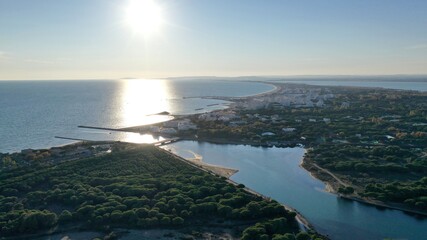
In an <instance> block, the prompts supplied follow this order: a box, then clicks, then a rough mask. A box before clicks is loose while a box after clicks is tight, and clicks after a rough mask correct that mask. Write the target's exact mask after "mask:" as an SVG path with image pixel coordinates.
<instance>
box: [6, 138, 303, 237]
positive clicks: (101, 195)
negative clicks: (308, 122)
mask: <svg viewBox="0 0 427 240" xmlns="http://www.w3.org/2000/svg"><path fill="white" fill-rule="evenodd" d="M225 220H227V221H230V220H231V221H234V222H236V223H237V222H238V223H239V224H243V225H244V226H246V227H248V228H247V229H246V230H244V231H243V236H244V239H271V238H273V236H276V235H277V234H286V233H291V234H292V236H293V234H294V233H295V234H297V233H298V227H297V224H296V221H295V213H293V212H288V211H286V210H285V209H284V207H283V206H282V205H281V204H279V203H277V202H275V201H267V200H265V199H263V198H261V197H258V196H255V195H252V194H249V193H247V192H246V191H245V190H244V189H243V188H242V187H241V186H234V185H232V184H230V183H227V182H226V181H224V180H223V179H221V178H219V177H216V176H213V175H211V174H209V173H207V172H204V171H201V170H199V169H196V168H194V167H192V166H190V165H188V164H186V163H183V162H181V161H180V160H178V159H176V158H175V157H174V156H173V155H171V154H169V153H167V152H164V151H162V150H159V149H157V148H155V147H153V146H135V145H128V144H116V145H114V146H113V151H112V153H110V154H105V155H102V156H98V157H92V158H86V159H79V160H72V161H67V162H63V163H59V164H45V165H43V166H42V165H34V166H30V167H16V168H15V169H11V170H3V171H1V172H0V235H1V236H19V235H22V234H30V233H36V232H40V231H43V230H48V229H51V228H52V227H59V228H67V227H69V226H72V227H74V228H76V227H77V228H79V229H86V230H100V231H103V230H105V231H107V230H109V229H112V228H114V227H124V228H135V229H147V228H180V227H185V226H197V225H200V224H203V225H206V224H209V223H213V222H215V223H218V222H224V221H225ZM237 225H238V224H237ZM252 225H253V226H252ZM246 227H245V228H246ZM255 228H256V229H260V231H259V232H256V231H254V230H253V229H255ZM261 229H262V230H261ZM240 234H241V233H240ZM238 235H239V234H238Z"/></svg>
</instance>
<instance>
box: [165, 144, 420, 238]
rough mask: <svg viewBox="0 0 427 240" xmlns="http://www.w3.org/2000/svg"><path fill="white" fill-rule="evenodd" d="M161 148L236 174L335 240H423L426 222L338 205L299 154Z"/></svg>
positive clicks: (224, 147)
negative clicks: (195, 155)
mask: <svg viewBox="0 0 427 240" xmlns="http://www.w3.org/2000/svg"><path fill="white" fill-rule="evenodd" d="M165 148H167V149H171V150H172V151H173V152H175V153H177V154H179V155H181V156H183V157H194V155H193V154H194V153H195V154H198V155H201V156H202V157H203V161H204V162H207V163H210V164H214V165H221V166H226V167H231V168H235V169H239V172H238V173H237V174H235V175H233V176H232V177H231V179H232V180H234V181H236V182H238V183H243V184H245V185H246V186H248V187H249V188H251V189H253V190H255V191H257V192H259V193H262V194H264V195H266V196H270V197H272V198H273V199H275V200H277V201H279V202H281V203H283V204H286V205H288V206H291V207H293V208H295V209H297V210H298V211H299V212H301V213H302V214H303V215H304V216H305V217H306V218H307V219H308V220H309V222H310V223H312V224H313V225H314V227H315V228H316V230H317V231H319V232H320V233H323V234H327V235H329V236H330V237H331V238H332V239H335V240H341V239H343V240H380V239H385V238H392V239H407V240H423V239H427V219H417V218H415V217H413V216H409V215H407V214H405V213H403V212H401V211H397V210H385V209H382V210H381V209H378V208H376V207H373V206H369V205H365V204H361V203H357V202H353V201H349V200H344V199H341V198H338V197H337V196H336V195H333V194H330V193H327V192H325V191H324V189H325V185H324V184H323V183H322V182H321V181H318V180H316V179H314V178H313V177H311V176H310V174H309V173H308V172H307V171H305V170H304V169H302V168H301V167H300V166H299V164H300V163H301V160H302V158H303V156H304V153H305V150H304V149H302V148H256V147H251V146H243V145H218V144H209V143H198V142H193V141H182V142H177V143H174V144H172V145H168V146H166V147H165Z"/></svg>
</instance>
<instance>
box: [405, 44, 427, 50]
mask: <svg viewBox="0 0 427 240" xmlns="http://www.w3.org/2000/svg"><path fill="white" fill-rule="evenodd" d="M426 48H427V44H417V45H412V46H408V47H407V48H406V49H410V50H417V49H426Z"/></svg>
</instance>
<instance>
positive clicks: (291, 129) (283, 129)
mask: <svg viewBox="0 0 427 240" xmlns="http://www.w3.org/2000/svg"><path fill="white" fill-rule="evenodd" d="M295 130H297V129H296V128H292V127H290V128H282V131H283V132H285V133H290V132H293V131H295Z"/></svg>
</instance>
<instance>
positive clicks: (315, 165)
mask: <svg viewBox="0 0 427 240" xmlns="http://www.w3.org/2000/svg"><path fill="white" fill-rule="evenodd" d="M312 165H313V166H314V167H316V168H317V169H319V170H320V171H322V172H324V173H326V174H328V175H329V176H331V177H333V178H334V179H335V180H336V181H337V182H338V183H339V184H341V185H343V186H344V187H349V185H348V184H347V183H345V182H343V181H342V180H341V179H340V178H339V177H337V176H336V175H335V174H333V173H331V172H330V171H329V170H327V169H324V168H322V167H320V166H319V165H317V164H316V163H312Z"/></svg>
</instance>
